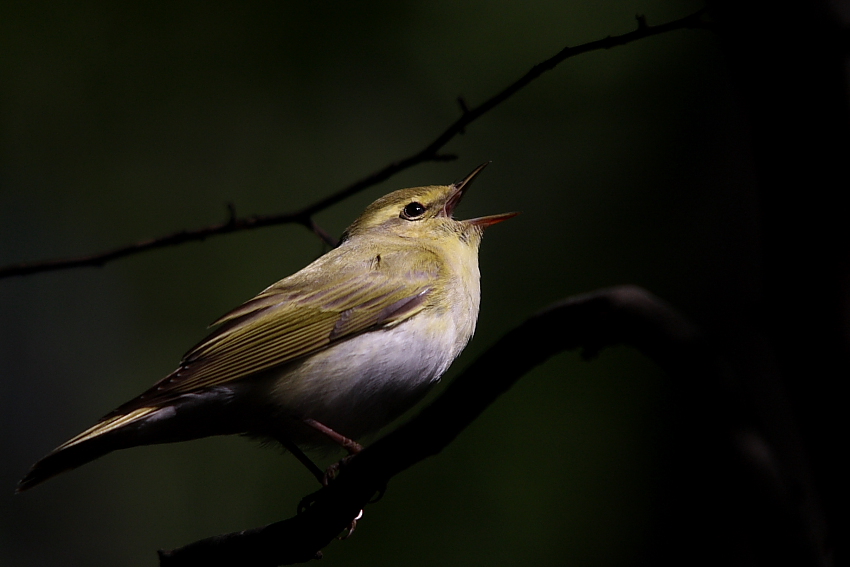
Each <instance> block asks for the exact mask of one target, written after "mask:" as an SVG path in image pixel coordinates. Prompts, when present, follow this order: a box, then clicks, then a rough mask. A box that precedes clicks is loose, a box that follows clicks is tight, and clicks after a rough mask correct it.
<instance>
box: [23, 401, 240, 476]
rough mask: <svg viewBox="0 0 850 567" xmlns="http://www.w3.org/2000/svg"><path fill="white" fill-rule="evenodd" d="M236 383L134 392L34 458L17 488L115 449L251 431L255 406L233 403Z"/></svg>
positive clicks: (72, 467)
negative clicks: (157, 393)
mask: <svg viewBox="0 0 850 567" xmlns="http://www.w3.org/2000/svg"><path fill="white" fill-rule="evenodd" d="M234 387H235V386H234ZM234 387H217V388H208V389H204V390H201V391H198V392H191V393H187V394H183V395H181V396H178V397H176V398H168V399H164V400H147V399H143V398H141V397H140V398H136V399H135V400H132V401H130V402H128V403H126V404H124V405H123V406H121V407H119V408H118V409H117V410H115V411H114V412H112V413H110V414H109V415H107V416H106V417H104V418H103V419H101V420H100V421H99V422H98V423H97V424H95V425H94V426H92V427H90V428H88V429H86V430H85V431H83V432H82V433H80V434H79V435H77V436H76V437H74V438H73V439H71V440H69V441H67V442H66V443H64V444H62V445H60V446H59V447H57V448H56V449H54V450H53V451H52V452H51V453H49V454H48V455H47V456H46V457H44V458H43V459H41V460H40V461H38V462H37V463H36V464H34V465H33V467H32V469H30V472H28V473H27V475H26V476H25V477H24V478H23V479H22V480H21V482H19V483H18V488H17V492H23V491H24V490H29V489H30V488H32V487H34V486H36V485H38V484H41V483H42V482H44V481H45V480H47V479H49V478H52V477H54V476H56V475H58V474H59V473H62V472H65V471H68V470H71V469H75V468H77V467H79V466H80V465H84V464H86V463H88V462H89V461H93V460H95V459H97V458H98V457H102V456H104V455H106V454H107V453H111V452H112V451H115V450H118V449H127V448H129V447H137V446H139V445H154V444H158V443H174V442H177V441H188V440H190V439H199V438H201V437H208V436H210V435H232V434H237V433H245V432H246V431H250V430H252V429H254V428H253V427H252V425H254V423H255V419H256V406H255V405H252V404H248V405H245V404H240V403H236V402H235V401H234V393H233V389H234ZM151 402H154V403H151Z"/></svg>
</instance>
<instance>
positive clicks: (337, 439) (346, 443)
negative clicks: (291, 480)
mask: <svg viewBox="0 0 850 567" xmlns="http://www.w3.org/2000/svg"><path fill="white" fill-rule="evenodd" d="M302 421H303V422H304V424H305V425H309V426H310V427H312V428H313V429H315V430H316V431H318V432H319V433H321V434H323V435H325V436H326V437H327V438H328V439H330V440H331V441H333V442H334V443H336V444H337V445H339V446H340V447H342V448H343V449H345V450H346V451H348V456H347V457H344V458H343V459H342V460H341V461H337V462H336V463H334V464H332V465H331V466H329V467H328V468H327V470H326V471H325V474H324V475H323V476H322V477H321V478H320V479H319V482H321V483H322V485H324V486H327V485H328V483H329V482H330V481H331V480H333V478H334V477H335V476H336V475H337V474H338V473H339V469H340V468H341V467H343V466H344V465H345V463H346V462H347V461H348V459H350V458H351V457H353V456H354V455H356V454H357V453H359V452H360V451H362V450H363V446H362V445H361V444H360V443H358V442H357V441H354V440H353V439H349V438H348V437H346V436H345V435H342V434H340V433H337V432H336V431H334V430H333V429H331V428H330V427H328V426H327V425H325V424H324V423H320V422H318V421H316V420H315V419H311V418H309V417H305V418H304V419H303V420H302ZM302 502H303V501H302ZM362 517H363V510H360V513H359V514H357V517H356V518H354V519H353V520H352V521H351V524H350V525H349V526H348V531H347V532H346V533H345V534H344V535H343V536H341V537H340V538H339V539H347V538H349V537H351V534H353V533H354V528H356V527H357V520H359V519H360V518H362Z"/></svg>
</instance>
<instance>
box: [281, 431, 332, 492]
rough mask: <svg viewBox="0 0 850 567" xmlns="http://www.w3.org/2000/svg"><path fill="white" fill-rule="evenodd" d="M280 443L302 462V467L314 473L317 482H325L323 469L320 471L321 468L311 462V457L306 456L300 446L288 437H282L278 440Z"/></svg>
mask: <svg viewBox="0 0 850 567" xmlns="http://www.w3.org/2000/svg"><path fill="white" fill-rule="evenodd" d="M278 442H279V443H280V444H281V445H283V448H284V449H286V450H287V451H289V452H290V453H292V455H293V456H294V457H295V458H296V459H298V460H299V461H301V464H302V465H304V466H305V467H307V470H309V471H310V472H311V473H313V476H315V477H316V480H318V481H319V482H323V480H324V478H325V472H324V471H323V470H322V469H320V468H319V467H318V466H317V465H316V463H314V462H313V461H311V460H310V457H308V456H307V455H305V454H304V451H302V450H301V449H300V448H299V447H298V445H296V444H295V443H293V442H292V441H290V440H289V439H288V438H287V437H280V438H278Z"/></svg>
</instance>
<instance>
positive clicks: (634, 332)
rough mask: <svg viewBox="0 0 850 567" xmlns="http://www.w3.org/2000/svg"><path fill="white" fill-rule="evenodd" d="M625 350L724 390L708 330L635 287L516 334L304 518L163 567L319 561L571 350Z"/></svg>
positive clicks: (181, 555) (365, 457) (537, 319)
mask: <svg viewBox="0 0 850 567" xmlns="http://www.w3.org/2000/svg"><path fill="white" fill-rule="evenodd" d="M617 344H626V345H632V346H635V347H637V348H638V349H640V350H641V351H642V352H643V353H644V354H646V355H647V356H649V357H650V358H651V359H653V360H654V361H655V362H656V363H658V364H659V365H660V366H661V367H662V368H664V369H665V370H667V371H668V372H670V373H672V374H682V373H686V374H687V375H688V377H689V378H690V379H692V380H693V381H694V383H693V387H694V388H696V389H697V390H698V391H700V392H701V393H702V394H703V395H709V393H710V391H711V390H712V388H714V389H717V387H716V386H717V384H716V382H717V380H716V376H717V375H718V373H719V372H718V370H717V367H716V366H715V364H714V363H713V361H714V360H715V359H714V356H713V355H712V354H711V353H710V351H709V349H707V348H706V346H705V344H704V341H703V340H702V339H701V337H700V334H699V332H698V331H697V329H696V328H695V327H694V326H693V325H692V324H691V323H689V322H688V321H687V320H686V319H685V318H684V317H683V316H681V315H680V314H678V313H677V312H676V311H674V310H673V309H672V308H671V307H669V306H668V305H666V304H665V303H663V302H662V301H660V300H659V299H657V298H655V297H654V296H652V295H650V294H649V293H647V292H646V291H644V290H642V289H640V288H636V287H631V286H624V287H618V288H613V289H610V290H603V291H599V292H595V293H592V294H588V295H584V296H579V297H575V298H572V299H569V300H567V301H564V302H562V303H559V304H556V305H554V306H552V307H550V308H548V309H546V310H545V311H542V312H541V313H539V314H537V315H535V316H533V317H531V318H530V319H528V320H527V321H526V322H525V323H523V324H522V325H520V326H519V327H517V328H515V329H513V330H512V331H510V332H509V333H508V334H507V335H505V336H504V337H503V338H502V339H500V340H499V341H498V342H497V343H496V344H495V345H493V346H492V347H491V348H489V349H488V350H487V351H486V352H485V353H484V354H483V355H481V356H480V357H479V358H478V359H477V360H476V361H475V362H474V363H473V364H472V365H471V366H470V367H469V368H467V369H466V370H465V371H464V372H463V373H462V374H461V375H460V376H459V377H458V378H457V379H455V380H454V381H453V382H452V384H450V385H449V387H448V388H447V389H446V391H445V392H444V393H443V394H442V395H441V396H440V397H439V398H438V399H437V400H436V401H435V402H434V403H433V404H431V405H430V406H428V407H427V408H425V409H424V410H423V411H422V412H421V413H420V414H419V415H418V416H416V417H415V418H414V419H412V420H411V421H410V422H408V423H406V424H405V425H403V426H402V427H400V428H399V429H397V430H396V431H394V432H392V433H390V434H389V435H387V436H385V437H383V438H382V439H380V440H378V441H377V442H375V443H374V444H372V445H371V446H369V447H367V448H366V449H364V450H363V451H362V452H361V453H359V454H358V455H356V456H355V457H353V458H351V459H350V461H349V462H348V464H347V465H345V466H344V467H343V469H342V470H341V472H340V474H339V476H338V477H337V478H336V479H335V480H334V481H333V482H332V483H331V484H330V486H328V487H326V488H323V489H322V490H321V491H320V492H318V493H317V494H316V497H315V500H314V502H313V504H312V505H310V506H309V508H308V509H307V510H306V511H305V512H304V513H302V514H299V515H297V516H295V517H293V518H290V519H288V520H285V521H281V522H277V523H274V524H270V525H268V526H265V527H263V528H257V529H253V530H247V531H244V532H238V533H232V534H227V535H222V536H218V537H214V538H209V539H205V540H201V541H198V542H195V543H193V544H190V545H187V546H185V547H182V548H179V549H175V550H172V551H162V552H160V560H161V563H160V564H161V565H162V566H166V567H167V566H181V567H185V566H189V565H218V564H221V565H230V564H233V565H236V564H238V565H246V566H249V565H257V566H260V565H263V566H265V565H279V564H289V563H296V562H303V561H307V560H309V559H312V558H314V557H316V556H317V555H318V554H320V552H321V550H322V549H323V548H324V547H325V546H327V545H328V544H329V543H330V542H331V541H333V539H334V538H335V537H336V536H337V535H338V534H339V533H340V532H341V531H343V530H344V529H345V528H346V526H348V525H349V524H350V523H351V521H352V519H354V518H355V516H356V515H357V513H358V512H359V511H360V510H361V509H363V508H364V507H365V506H366V504H367V503H368V502H369V500H370V499H371V498H372V497H373V495H374V494H375V493H376V492H377V491H379V490H380V489H381V488H382V487H383V486H385V485H386V483H387V482H388V481H389V479H390V478H392V477H393V476H394V475H396V474H398V473H399V472H401V471H403V470H405V469H407V468H409V467H411V466H412V465H414V464H416V463H418V462H419V461H422V460H423V459H425V458H426V457H429V456H431V455H435V454H437V453H439V452H440V451H442V449H443V448H445V447H446V446H447V445H448V444H449V443H451V442H452V440H454V439H455V437H457V436H458V435H459V434H460V432H461V431H463V429H464V428H466V427H467V426H468V425H469V424H470V423H472V422H473V421H474V420H475V419H476V418H477V417H478V416H479V415H480V414H481V413H482V412H483V411H484V410H485V409H486V408H487V407H488V406H489V405H490V404H491V403H493V401H495V400H496V399H497V398H498V397H499V396H500V395H501V394H502V393H503V392H505V391H507V390H508V389H509V388H510V387H511V386H513V384H514V383H515V382H516V381H517V380H518V379H519V378H520V377H522V376H523V375H524V374H526V373H527V372H528V371H529V370H530V369H532V368H533V367H535V366H537V365H538V364H541V363H542V362H544V361H545V360H546V359H547V358H549V357H551V356H553V355H555V354H557V353H559V352H561V351H564V350H568V349H576V348H584V349H589V350H592V351H597V350H599V349H601V348H604V347H607V346H612V345H617ZM710 380H714V382H715V383H714V384H709V383H708V382H709V381H710ZM716 409H717V407H716V406H712V410H716ZM720 413H721V415H723V412H720Z"/></svg>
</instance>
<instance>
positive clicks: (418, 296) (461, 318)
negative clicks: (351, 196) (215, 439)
mask: <svg viewBox="0 0 850 567" xmlns="http://www.w3.org/2000/svg"><path fill="white" fill-rule="evenodd" d="M484 165H486V164H484ZM484 165H481V166H479V167H478V168H477V169H475V171H473V172H472V173H470V174H469V175H468V176H467V177H466V178H465V179H463V180H462V181H460V182H458V183H455V184H453V185H447V186H428V187H417V188H413V189H401V190H399V191H395V192H393V193H390V194H389V195H386V196H385V197H382V198H380V199H378V200H377V201H375V202H374V203H372V204H371V205H369V207H367V208H366V210H365V211H364V212H363V214H362V215H361V216H360V217H359V218H358V219H357V220H355V221H354V223H353V224H352V225H351V226H349V227H348V229H347V230H346V231H345V233H344V235H343V237H342V240H341V242H340V244H339V246H338V247H336V248H334V249H333V250H331V251H330V252H328V253H327V254H325V255H324V256H322V257H320V258H319V259H318V260H316V261H315V262H313V263H312V264H310V265H309V266H307V267H306V268H304V269H302V270H301V271H299V272H297V273H295V274H293V275H291V276H289V277H288V278H285V279H283V280H280V281H279V282H277V283H276V284H274V285H272V286H270V287H268V288H267V289H266V290H265V291H263V292H262V293H260V294H259V295H257V296H256V297H255V298H253V299H251V300H250V301H248V302H247V303H245V304H243V305H242V306H240V307H238V308H236V309H234V310H233V311H231V312H229V313H227V314H226V315H224V316H223V317H221V318H220V319H218V320H217V321H216V322H215V323H213V325H217V326H218V328H217V329H216V330H215V331H214V332H213V333H212V334H210V335H209V336H208V337H207V338H206V339H204V340H203V341H202V342H201V343H199V344H198V345H197V346H195V347H194V348H192V349H191V350H190V351H189V352H188V353H186V355H185V356H184V357H183V360H182V361H181V362H180V365H179V367H178V368H177V370H175V371H174V372H172V373H171V374H169V375H168V376H166V377H165V378H163V379H162V380H160V381H159V382H157V383H156V384H155V385H154V386H153V387H152V388H150V389H149V390H147V391H146V392H144V393H143V394H142V395H140V396H139V397H137V398H135V399H133V400H130V401H129V402H127V403H125V404H124V405H122V406H120V407H118V408H117V409H115V410H114V411H112V412H111V413H109V414H107V415H106V416H105V417H103V419H101V420H100V421H99V422H98V423H97V424H95V425H94V426H92V427H90V428H88V429H87V430H85V431H83V432H82V433H80V434H79V435H77V436H76V437H74V438H73V439H71V440H69V441H67V442H66V443H64V444H62V445H60V446H59V447H58V448H56V449H55V450H54V451H53V452H51V453H50V454H48V455H47V456H46V457H44V458H43V459H42V460H40V461H38V462H37V463H36V464H35V465H33V467H32V469H31V470H30V472H29V473H28V474H27V475H26V476H25V477H24V478H23V480H21V482H20V483H19V485H18V491H23V490H27V489H29V488H32V487H33V486H35V485H37V484H39V483H41V482H43V481H45V480H47V479H48V478H50V477H52V476H55V475H57V474H59V473H61V472H63V471H66V470H69V469H73V468H75V467H78V466H80V465H82V464H85V463H87V462H89V461H91V460H94V459H96V458H98V457H101V456H103V455H105V454H107V453H109V452H111V451H115V450H117V449H126V448H128V447H135V446H138V445H150V444H156V443H171V442H175V441H187V440H190V439H197V438H200V437H207V436H210V435H229V434H244V435H248V436H251V437H257V438H261V439H273V440H276V441H278V442H280V443H281V444H282V445H283V446H284V447H285V448H286V449H288V450H290V451H291V452H293V454H294V455H295V456H296V457H298V459H299V460H301V461H302V462H303V463H304V464H305V465H306V466H307V467H308V468H310V470H311V472H313V474H315V475H316V476H317V477H319V478H320V479H321V478H322V474H323V471H321V470H319V469H318V467H316V465H314V464H313V463H312V462H310V460H309V459H308V458H307V457H306V456H305V455H304V453H303V452H302V451H301V449H300V448H302V447H303V448H310V447H317V446H323V445H331V444H339V445H342V446H343V447H344V448H346V449H348V450H349V452H356V451H357V450H358V449H359V445H357V443H356V442H354V441H353V440H354V439H357V438H359V437H361V436H362V435H365V434H367V433H371V432H374V431H377V430H378V429H380V428H381V427H383V426H385V425H387V424H388V423H390V422H391V421H392V420H394V419H395V418H397V417H398V416H400V415H401V414H402V413H404V412H405V411H407V410H408V409H410V408H411V407H412V406H413V405H414V404H415V403H416V402H418V401H419V400H420V399H421V398H422V397H423V396H424V395H425V393H426V392H427V391H428V389H429V388H430V387H431V386H432V385H433V384H434V383H435V382H437V381H438V380H439V378H440V376H441V375H442V374H443V373H444V372H445V371H446V370H447V369H448V367H449V365H450V364H451V363H452V361H453V360H454V359H455V358H456V357H457V356H458V355H459V354H460V352H461V350H463V348H464V347H465V346H466V344H467V342H468V341H469V339H470V337H472V333H473V331H474V330H475V322H476V319H477V318H478V305H479V300H480V295H481V294H480V288H479V272H478V247H479V244H480V243H481V235H482V233H483V231H484V229H485V228H486V227H488V226H490V225H493V224H496V223H498V222H501V221H503V220H506V219H508V218H511V217H512V216H514V215H515V214H516V213H506V214H500V215H493V216H487V217H481V218H476V219H470V220H463V221H458V220H455V219H453V218H452V213H453V212H454V210H455V207H456V206H457V205H458V203H459V202H460V200H461V198H462V197H463V195H464V194H465V193H466V191H467V189H468V188H469V184H470V182H471V181H472V180H473V178H475V176H477V175H478V174H479V173H480V172H481V170H482V169H483V168H484Z"/></svg>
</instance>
